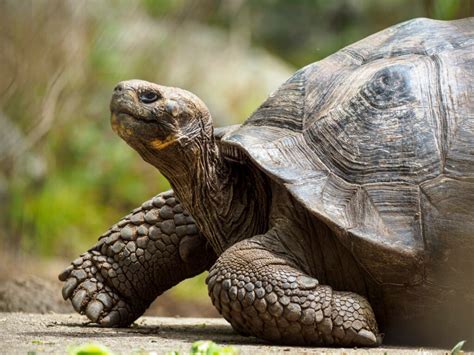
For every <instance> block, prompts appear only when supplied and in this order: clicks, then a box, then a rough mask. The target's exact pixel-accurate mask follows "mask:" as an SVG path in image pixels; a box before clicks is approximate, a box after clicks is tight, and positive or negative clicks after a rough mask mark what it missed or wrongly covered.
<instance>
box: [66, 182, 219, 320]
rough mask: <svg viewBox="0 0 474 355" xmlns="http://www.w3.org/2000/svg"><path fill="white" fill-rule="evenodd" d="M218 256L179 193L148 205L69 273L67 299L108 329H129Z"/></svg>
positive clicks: (104, 238) (161, 196) (111, 231)
mask: <svg viewBox="0 0 474 355" xmlns="http://www.w3.org/2000/svg"><path fill="white" fill-rule="evenodd" d="M215 259H216V256H215V254H214V252H213V251H212V250H211V248H210V247H209V246H208V244H207V241H206V239H205V238H204V237H203V236H202V235H200V233H199V232H198V230H197V227H196V225H195V224H194V221H193V219H192V217H191V216H190V215H189V214H188V213H187V212H186V211H184V210H183V207H182V206H181V205H180V203H179V202H178V201H177V200H176V197H175V196H174V193H173V191H168V192H165V193H162V194H159V195H157V196H155V197H154V198H153V199H152V200H149V201H146V202H145V203H143V205H142V206H141V207H139V208H137V209H135V210H133V211H132V213H131V214H129V215H128V216H126V217H124V218H123V219H122V220H120V221H119V222H118V223H117V224H116V225H114V226H113V227H112V228H110V229H109V230H108V231H107V232H106V233H104V234H103V235H102V236H101V237H100V239H99V241H98V243H97V244H96V245H95V246H94V247H93V248H91V249H90V250H89V251H87V252H86V253H84V254H82V255H81V256H80V257H79V258H77V259H76V260H74V261H73V262H72V263H71V265H70V266H69V267H68V268H67V269H66V270H64V271H63V272H62V273H61V274H60V275H59V279H60V280H61V281H65V283H64V286H63V290H62V292H63V297H64V299H70V300H71V303H72V305H73V307H74V309H75V310H76V311H77V312H79V313H81V314H84V313H85V314H86V316H87V317H88V318H89V319H90V320H92V321H93V322H96V323H99V324H101V325H103V326H127V325H129V324H130V323H132V322H133V321H134V320H135V319H137V318H138V317H139V316H141V315H142V314H143V313H144V312H145V310H146V309H147V308H148V306H149V305H150V303H151V302H152V301H153V300H154V299H155V298H156V297H157V296H159V295H160V294H161V293H163V292H164V291H166V290H167V289H169V288H171V287H172V286H174V285H176V284H177V283H178V282H180V281H182V280H184V279H186V278H189V277H192V276H195V275H197V274H199V273H201V272H202V271H204V270H206V269H207V268H208V267H209V266H210V265H212V264H213V262H214V261H215Z"/></svg>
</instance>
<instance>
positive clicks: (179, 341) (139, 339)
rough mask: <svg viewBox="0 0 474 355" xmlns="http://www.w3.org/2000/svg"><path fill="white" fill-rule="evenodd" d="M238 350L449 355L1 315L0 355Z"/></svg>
mask: <svg viewBox="0 0 474 355" xmlns="http://www.w3.org/2000/svg"><path fill="white" fill-rule="evenodd" d="M208 339H209V340H213V341H215V342H216V343H218V344H220V345H223V344H230V345H233V346H235V347H236V348H237V349H238V350H239V351H240V354H252V355H255V354H278V353H283V354H447V353H448V351H447V350H435V349H421V348H418V349H416V348H393V347H382V348H377V349H327V348H324V349H322V348H303V347H288V346H270V345H267V344H265V343H264V342H262V341H260V340H258V339H256V338H253V337H242V336H239V335H237V334H236V333H234V332H233V330H232V329H231V327H230V326H229V325H228V324H227V323H226V322H225V321H224V320H223V319H217V318H166V317H142V318H140V319H139V320H138V321H137V322H136V323H135V324H134V325H133V326H132V327H131V328H124V329H112V328H109V329H104V328H99V327H96V326H93V325H90V324H87V323H86V322H85V319H84V317H81V316H79V315H76V314H43V315H40V314H28V313H0V353H1V354H27V353H28V352H36V354H43V353H57V354H64V353H66V351H67V348H68V347H69V346H75V345H80V344H84V343H90V342H95V343H100V344H103V345H106V346H108V347H109V348H110V349H111V350H112V351H113V352H115V353H117V354H130V353H132V354H133V353H139V354H147V353H148V352H156V353H157V354H166V353H167V352H169V351H173V350H174V351H179V353H180V354H187V353H188V351H189V349H190V347H191V344H192V343H193V342H195V341H197V340H208Z"/></svg>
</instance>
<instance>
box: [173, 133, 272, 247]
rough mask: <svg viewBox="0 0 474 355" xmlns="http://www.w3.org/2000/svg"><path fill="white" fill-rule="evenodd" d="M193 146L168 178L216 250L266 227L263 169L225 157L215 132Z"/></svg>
mask: <svg viewBox="0 0 474 355" xmlns="http://www.w3.org/2000/svg"><path fill="white" fill-rule="evenodd" d="M191 144H194V143H191ZM191 150H192V155H191V156H192V157H193V158H192V159H191V160H190V161H188V162H187V163H186V164H183V165H181V166H179V169H178V171H177V172H176V173H172V174H170V175H169V176H167V178H168V179H169V180H170V183H171V185H172V187H173V189H174V191H175V193H176V195H177V196H178V198H179V200H180V201H181V203H182V204H183V205H184V206H185V207H186V209H187V210H188V211H189V212H190V213H191V215H192V216H193V217H194V219H195V221H196V224H197V225H198V227H199V229H200V231H201V232H202V233H203V234H204V236H205V237H206V238H207V239H208V240H209V243H210V244H211V245H212V247H213V249H214V250H215V252H216V253H217V254H218V255H220V254H221V253H222V252H223V251H224V250H226V249H227V248H228V247H229V246H231V245H233V244H235V243H236V242H238V241H240V240H243V239H246V238H249V237H252V236H254V235H256V234H259V233H263V232H265V230H266V227H267V226H266V225H267V221H268V218H267V217H268V210H269V203H268V202H267V201H268V200H269V199H268V198H267V197H268V196H267V195H268V194H269V192H268V191H266V184H265V181H264V180H265V178H264V177H263V176H262V174H260V173H259V172H258V171H257V170H256V169H254V168H253V167H250V166H248V165H247V164H245V165H244V164H237V163H230V162H229V161H227V160H226V159H225V158H224V156H223V155H222V153H221V151H220V149H219V147H218V145H217V144H216V142H215V140H214V137H212V138H211V139H209V140H204V142H202V141H201V142H200V144H195V145H194V146H193V147H191ZM187 151H188V152H189V147H188V149H187ZM188 156H189V155H188Z"/></svg>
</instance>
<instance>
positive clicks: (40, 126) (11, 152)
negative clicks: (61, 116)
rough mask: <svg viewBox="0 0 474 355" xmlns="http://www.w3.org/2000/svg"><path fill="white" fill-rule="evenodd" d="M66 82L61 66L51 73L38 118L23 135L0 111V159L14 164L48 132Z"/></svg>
mask: <svg viewBox="0 0 474 355" xmlns="http://www.w3.org/2000/svg"><path fill="white" fill-rule="evenodd" d="M66 82H67V81H66V75H65V70H64V67H62V68H60V69H58V70H57V71H56V72H55V73H54V74H53V77H52V78H51V80H50V81H49V83H48V88H47V90H46V94H45V96H44V99H43V103H42V107H41V114H40V115H39V119H38V120H37V121H36V122H34V124H33V125H32V126H31V127H30V128H29V129H28V132H27V133H26V134H25V135H24V134H22V133H21V131H20V130H19V129H18V128H17V127H16V126H15V125H14V124H13V122H12V121H11V120H10V119H9V118H8V117H7V116H6V115H5V114H4V113H3V112H0V125H1V127H2V132H3V134H2V142H3V147H0V148H1V150H0V161H4V160H6V159H8V160H9V161H10V163H11V164H12V165H14V163H15V161H16V160H17V159H18V158H19V157H20V156H21V155H23V154H24V153H25V152H26V151H28V150H29V149H30V148H31V147H33V146H34V145H35V144H36V143H37V142H38V141H39V140H40V139H41V138H42V137H43V136H44V135H45V134H47V133H48V131H49V130H50V129H51V127H52V126H53V123H54V120H55V117H56V116H55V112H56V106H57V102H58V98H59V95H60V93H61V91H62V90H63V89H64V87H65V86H66ZM3 136H5V137H3Z"/></svg>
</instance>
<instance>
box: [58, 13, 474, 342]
mask: <svg viewBox="0 0 474 355" xmlns="http://www.w3.org/2000/svg"><path fill="white" fill-rule="evenodd" d="M473 92H474V19H472V18H471V19H464V20H458V21H452V22H444V21H435V20H429V19H414V20H411V21H408V22H405V23H402V24H399V25H396V26H393V27H390V28H388V29H386V30H384V31H382V32H379V33H376V34H374V35H372V36H370V37H368V38H366V39H364V40H362V41H360V42H357V43H355V44H353V45H350V46H348V47H346V48H343V49H341V50H340V51H338V52H337V53H335V54H333V55H331V56H329V57H327V58H325V59H323V60H321V61H319V62H316V63H313V64H310V65H308V66H306V67H304V68H302V69H300V70H299V71H297V72H296V73H295V74H294V75H293V76H292V77H291V78H289V79H288V80H287V81H286V82H285V83H284V84H283V85H281V87H280V88H279V89H277V90H276V91H275V92H274V93H273V94H272V95H270V97H269V98H268V99H267V100H266V101H265V102H264V103H263V104H262V105H261V106H260V107H259V108H258V109H257V110H256V111H255V112H254V113H253V114H252V115H251V116H250V117H249V118H248V119H247V121H245V123H244V124H242V125H241V126H232V127H226V128H221V129H213V124H212V119H211V115H210V113H209V111H208V109H207V108H206V106H205V104H204V103H203V102H202V101H201V100H200V99H199V98H197V97H196V96H195V95H193V94H191V93H189V92H187V91H185V90H182V89H178V88H172V87H165V86H160V85H157V84H154V83H150V82H146V81H141V80H131V81H124V82H121V83H119V84H118V85H117V86H116V88H115V90H114V93H113V97H112V102H111V105H110V107H111V112H112V118H111V121H112V127H113V129H114V130H115V131H116V132H117V133H118V135H119V136H120V137H122V138H123V139H124V140H125V141H126V142H127V143H128V144H129V145H130V146H132V147H133V148H134V149H135V150H136V151H137V152H138V153H139V154H140V155H141V157H142V158H143V159H144V160H145V161H147V162H148V163H150V164H152V165H153V166H155V167H156V168H157V169H159V171H160V172H161V173H162V174H164V176H165V177H166V178H167V179H168V180H169V182H170V184H171V186H172V188H173V190H171V191H168V192H165V193H161V194H159V195H157V196H155V197H154V198H153V199H151V200H149V201H146V202H145V203H143V204H142V205H141V207H139V208H137V209H135V210H133V211H132V213H130V214H129V215H127V216H126V217H124V218H123V219H122V220H120V221H119V222H118V223H117V224H116V225H114V226H113V227H112V228H111V229H110V230H109V231H107V232H106V233H105V234H103V235H102V236H101V238H100V239H99V242H98V243H97V245H95V246H94V247H92V248H91V249H90V250H89V251H87V252H86V253H84V254H82V255H81V256H80V257H79V258H78V259H76V260H75V261H73V262H72V264H71V265H70V266H69V267H68V268H67V269H66V270H65V271H64V272H63V273H62V274H61V275H60V279H61V280H62V281H65V284H64V287H63V297H64V298H65V299H68V298H69V299H71V302H72V304H73V306H74V308H75V309H76V310H77V311H78V312H80V313H85V314H86V315H87V317H88V318H90V319H91V320H92V321H94V322H97V323H99V324H101V325H103V326H126V325H129V324H130V323H131V322H133V321H134V320H135V319H136V318H138V317H139V316H140V315H142V314H143V312H144V311H145V309H146V308H147V307H148V306H149V305H150V303H151V302H152V301H153V300H154V299H155V298H156V297H157V296H158V295H160V294H161V293H162V292H164V291H165V290H167V289H169V288H170V287H172V286H173V285H175V284H177V283H178V282H180V281H181V280H183V279H185V278H188V277H191V276H194V275H196V274H199V273H201V272H203V271H205V270H209V275H208V277H207V284H208V289H209V295H210V297H211V299H212V302H213V304H214V305H215V307H216V308H217V309H218V311H219V312H220V313H221V314H222V316H223V317H224V318H225V319H226V320H227V321H229V322H230V324H231V325H232V327H233V328H234V329H235V330H236V331H237V332H239V333H241V334H244V335H253V336H256V337H258V338H262V339H265V340H268V341H270V342H273V343H283V344H300V345H302V344H306V345H350V346H374V345H377V344H380V342H381V341H382V338H383V337H384V339H385V341H387V342H399V343H410V342H411V343H413V342H416V343H419V344H428V343H449V342H453V341H455V340H459V339H462V338H469V339H472V338H473V328H474V327H473V317H474V314H473V305H474V276H473V273H474V94H473ZM249 94H251V93H249Z"/></svg>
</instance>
